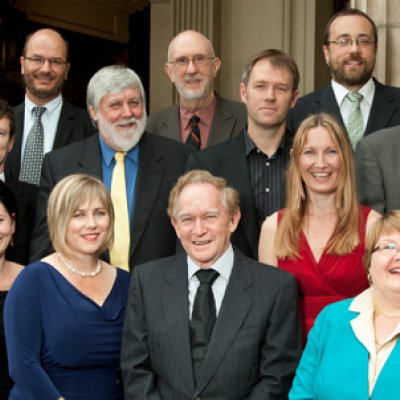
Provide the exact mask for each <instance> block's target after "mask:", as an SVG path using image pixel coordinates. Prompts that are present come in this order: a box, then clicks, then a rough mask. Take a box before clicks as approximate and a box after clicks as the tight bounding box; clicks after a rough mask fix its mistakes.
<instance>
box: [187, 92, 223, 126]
mask: <svg viewBox="0 0 400 400" xmlns="http://www.w3.org/2000/svg"><path fill="white" fill-rule="evenodd" d="M216 104H217V97H216V96H215V94H214V93H213V98H212V100H211V103H210V104H209V105H208V106H207V107H205V108H202V109H201V110H198V111H196V113H195V114H196V115H197V116H198V117H199V118H200V121H201V122H202V123H204V124H205V125H206V126H207V127H211V122H212V119H213V115H214V110H215V106H216ZM179 112H180V116H181V121H182V123H183V127H184V128H187V127H188V125H189V124H190V118H192V116H193V111H191V110H189V109H188V108H186V107H185V106H184V105H183V104H182V103H180V104H179Z"/></svg>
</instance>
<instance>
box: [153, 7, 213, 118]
mask: <svg viewBox="0 0 400 400" xmlns="http://www.w3.org/2000/svg"><path fill="white" fill-rule="evenodd" d="M186 29H194V30H196V31H199V32H201V33H203V34H204V35H205V36H207V37H208V38H209V39H210V40H211V42H212V43H213V45H214V49H215V53H216V54H217V55H219V50H220V0H151V49H150V112H152V111H157V110H160V109H162V108H165V107H168V106H170V105H172V104H175V103H176V101H177V94H176V91H175V89H174V87H173V85H172V84H171V82H170V81H169V78H168V77H167V75H166V74H165V72H164V71H163V65H164V64H165V62H166V61H167V49H168V45H169V42H170V41H171V39H172V38H173V37H174V36H175V35H176V34H177V33H179V32H181V31H183V30H186ZM216 86H217V88H218V81H217V85H216Z"/></svg>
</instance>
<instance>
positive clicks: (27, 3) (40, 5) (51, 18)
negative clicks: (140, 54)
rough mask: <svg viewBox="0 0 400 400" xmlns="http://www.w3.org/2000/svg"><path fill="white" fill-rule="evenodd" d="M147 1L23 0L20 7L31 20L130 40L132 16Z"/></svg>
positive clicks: (125, 41) (75, 30)
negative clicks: (130, 19)
mask: <svg viewBox="0 0 400 400" xmlns="http://www.w3.org/2000/svg"><path fill="white" fill-rule="evenodd" d="M148 4H149V1H148V0H112V1H110V0H90V1H89V0H52V1H48V0H24V1H19V2H18V6H19V7H20V8H22V9H24V10H25V11H26V13H27V18H28V19H29V20H31V21H36V22H40V23H43V24H47V25H52V26H55V27H60V28H64V29H69V30H72V31H74V32H80V33H84V34H88V35H92V36H96V37H100V38H103V39H108V40H113V41H116V42H121V43H128V41H129V32H128V23H129V15H130V14H133V13H135V12H137V11H140V10H142V9H143V8H144V7H146V6H147V5H148Z"/></svg>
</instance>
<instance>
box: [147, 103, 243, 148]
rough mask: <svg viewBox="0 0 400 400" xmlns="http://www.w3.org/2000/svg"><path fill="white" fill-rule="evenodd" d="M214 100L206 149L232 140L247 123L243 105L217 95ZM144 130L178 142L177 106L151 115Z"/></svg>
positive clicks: (179, 130) (179, 135)
mask: <svg viewBox="0 0 400 400" xmlns="http://www.w3.org/2000/svg"><path fill="white" fill-rule="evenodd" d="M216 98H217V103H216V106H215V112H214V117H213V121H212V124H211V129H210V135H209V137H208V141H207V147H209V146H212V145H214V144H217V143H220V142H222V141H224V140H226V139H230V138H232V137H233V136H235V135H237V134H238V133H239V132H240V131H241V130H242V129H243V128H244V126H245V125H246V123H247V112H246V107H245V105H244V104H243V103H239V102H237V101H232V100H226V99H223V98H222V97H219V96H218V95H217V96H216ZM146 130H147V131H149V132H151V133H156V134H158V135H161V136H165V137H169V138H170V139H174V140H177V141H178V142H180V141H181V140H182V139H181V127H180V116H179V105H175V106H172V107H169V108H166V109H164V110H161V111H158V112H156V113H154V114H151V115H150V117H149V119H148V121H147V127H146Z"/></svg>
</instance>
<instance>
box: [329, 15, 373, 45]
mask: <svg viewBox="0 0 400 400" xmlns="http://www.w3.org/2000/svg"><path fill="white" fill-rule="evenodd" d="M349 16H350V17H351V16H358V17H363V18H365V19H366V20H367V21H369V23H370V24H371V26H372V32H373V34H374V40H375V47H376V46H377V45H378V31H377V29H376V25H375V22H374V21H373V19H372V18H371V17H370V16H368V15H367V14H365V12H363V11H361V10H359V9H358V8H345V9H344V10H341V11H339V12H337V13H336V14H335V15H333V16H332V17H331V19H330V20H329V21H328V23H327V24H326V26H325V30H324V45H326V46H327V45H328V44H329V43H328V41H329V35H330V31H331V26H332V23H333V21H335V19H337V18H339V17H349Z"/></svg>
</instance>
